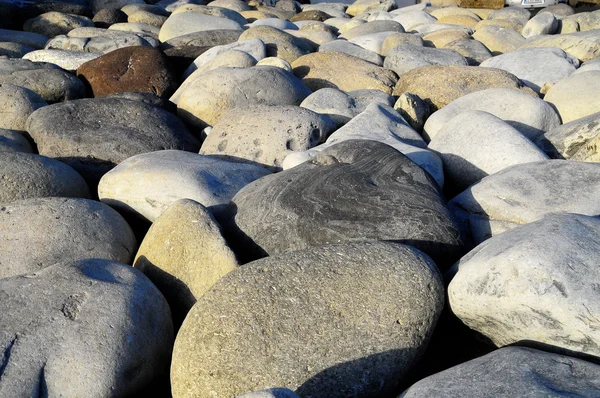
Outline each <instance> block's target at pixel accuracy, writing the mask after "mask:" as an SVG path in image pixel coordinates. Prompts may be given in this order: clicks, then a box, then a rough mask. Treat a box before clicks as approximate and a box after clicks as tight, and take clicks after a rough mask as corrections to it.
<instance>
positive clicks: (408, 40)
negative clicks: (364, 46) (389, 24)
mask: <svg viewBox="0 0 600 398" xmlns="http://www.w3.org/2000/svg"><path fill="white" fill-rule="evenodd" d="M400 44H413V45H415V46H423V45H425V43H424V41H423V38H422V37H421V35H420V34H413V33H393V34H391V35H389V36H386V38H385V39H384V40H383V43H381V53H380V54H381V55H383V56H384V57H385V56H387V54H388V53H389V52H390V50H392V49H393V48H394V47H396V46H399V45H400Z"/></svg>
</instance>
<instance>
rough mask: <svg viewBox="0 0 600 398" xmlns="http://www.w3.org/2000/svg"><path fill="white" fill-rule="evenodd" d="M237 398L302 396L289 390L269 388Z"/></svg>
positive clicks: (293, 397)
mask: <svg viewBox="0 0 600 398" xmlns="http://www.w3.org/2000/svg"><path fill="white" fill-rule="evenodd" d="M235 398H300V396H299V395H298V394H296V393H295V392H293V391H292V390H288V389H287V388H268V389H266V390H260V391H254V392H248V393H246V394H242V395H238V396H236V397H235Z"/></svg>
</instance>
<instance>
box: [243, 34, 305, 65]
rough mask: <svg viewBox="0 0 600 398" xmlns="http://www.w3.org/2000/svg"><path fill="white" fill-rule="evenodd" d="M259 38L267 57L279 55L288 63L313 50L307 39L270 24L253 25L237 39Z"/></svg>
mask: <svg viewBox="0 0 600 398" xmlns="http://www.w3.org/2000/svg"><path fill="white" fill-rule="evenodd" d="M249 39H260V40H262V41H263V42H264V43H265V46H266V49H267V54H266V55H267V57H279V58H281V59H284V60H286V61H287V62H289V63H292V62H294V61H295V60H296V59H297V58H299V57H301V56H303V55H306V54H309V53H311V52H312V51H313V46H312V45H311V44H310V43H309V42H308V40H306V39H303V38H301V37H296V36H294V35H291V34H290V33H287V32H284V31H282V30H279V29H276V28H273V27H271V26H255V27H253V28H250V29H248V30H246V31H245V32H244V33H242V34H241V35H240V38H239V40H249Z"/></svg>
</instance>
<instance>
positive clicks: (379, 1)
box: [346, 0, 396, 17]
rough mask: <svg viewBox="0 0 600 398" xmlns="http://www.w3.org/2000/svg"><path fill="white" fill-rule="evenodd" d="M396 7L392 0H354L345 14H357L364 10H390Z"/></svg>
mask: <svg viewBox="0 0 600 398" xmlns="http://www.w3.org/2000/svg"><path fill="white" fill-rule="evenodd" d="M394 8H396V3H395V2H394V1H392V0H356V1H355V2H354V3H352V4H351V5H350V6H348V9H346V14H348V15H351V16H353V17H354V16H357V15H360V14H363V13H365V12H374V11H390V10H393V9H394Z"/></svg>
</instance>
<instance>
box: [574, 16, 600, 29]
mask: <svg viewBox="0 0 600 398" xmlns="http://www.w3.org/2000/svg"><path fill="white" fill-rule="evenodd" d="M577 22H579V27H580V29H581V31H582V32H583V31H586V30H594V29H600V13H599V12H598V11H592V12H589V13H586V14H585V15H583V16H581V18H577Z"/></svg>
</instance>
